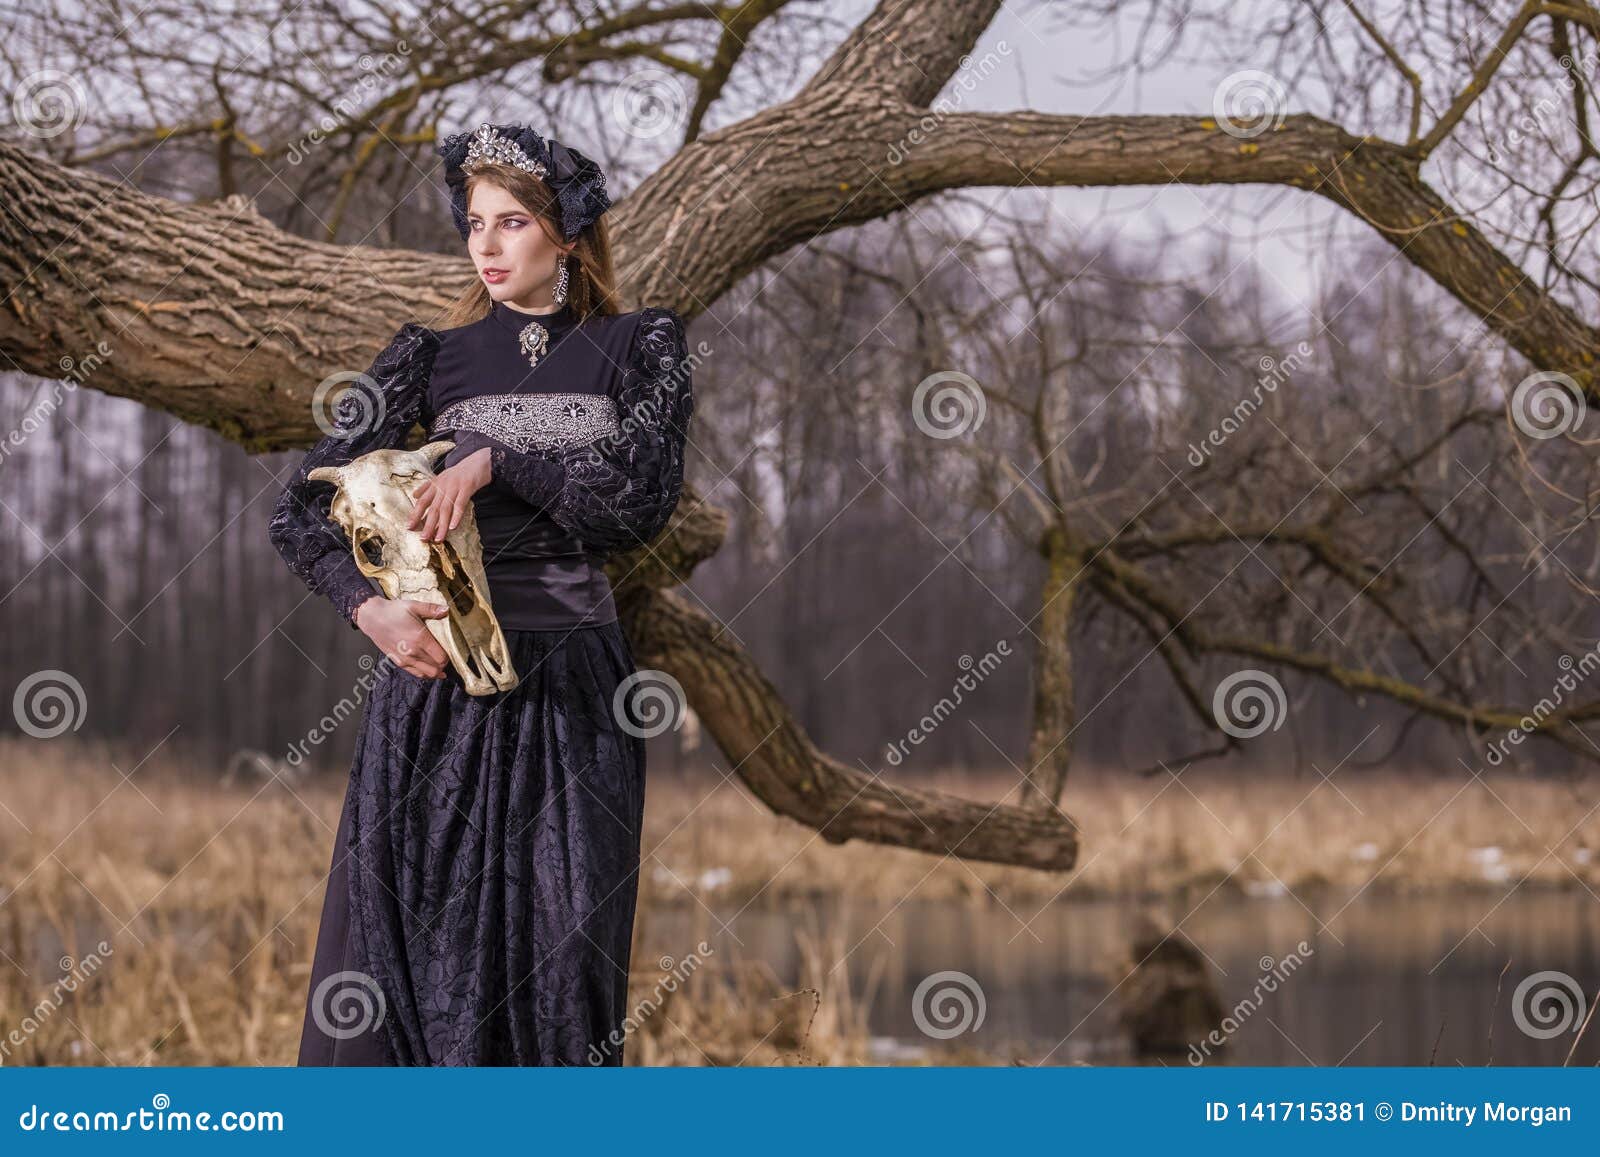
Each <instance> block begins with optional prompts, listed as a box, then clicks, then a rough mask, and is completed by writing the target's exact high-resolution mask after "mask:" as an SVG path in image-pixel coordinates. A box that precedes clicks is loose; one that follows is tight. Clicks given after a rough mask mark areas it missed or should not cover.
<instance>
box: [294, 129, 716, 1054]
mask: <svg viewBox="0 0 1600 1157" xmlns="http://www.w3.org/2000/svg"><path fill="white" fill-rule="evenodd" d="M439 152H440V154H441V155H442V156H443V158H444V162H445V178H446V183H447V186H448V189H449V192H450V195H451V206H452V211H453V214H454V217H455V221H456V226H457V228H458V229H459V230H460V232H461V235H462V237H463V238H464V239H465V240H466V242H467V249H468V252H469V253H470V255H471V257H472V260H473V263H474V265H475V266H476V268H477V273H478V279H477V281H476V282H475V283H474V285H473V286H472V289H471V291H470V292H469V293H468V294H467V295H466V296H464V297H463V299H462V300H461V301H460V302H459V303H458V306H457V308H456V310H455V311H454V315H453V316H450V317H447V318H445V319H444V322H445V325H443V326H442V327H441V328H427V327H424V326H422V325H419V324H416V323H413V322H408V323H407V324H405V325H403V326H401V328H400V330H399V332H398V333H396V334H395V336H394V338H393V339H392V340H391V341H390V342H389V344H388V345H387V346H386V347H385V348H384V350H383V351H382V352H381V353H380V354H379V355H378V356H377V359H376V360H375V361H374V362H373V364H372V367H371V369H370V371H369V372H368V374H367V380H362V381H358V382H357V383H355V384H354V385H352V386H351V387H349V388H347V389H346V391H345V393H344V394H342V395H341V396H340V398H339V399H338V401H337V403H336V426H335V430H334V433H332V434H331V435H329V436H328V437H326V438H324V439H323V440H322V441H321V442H319V443H318V444H317V445H316V446H315V447H314V448H313V449H312V450H310V451H309V452H308V453H307V454H306V456H305V459H304V461H303V462H302V463H301V465H300V467H299V468H298V469H297V470H296V471H295V473H294V475H293V477H292V478H291V479H290V481H289V483H288V484H287V486H286V487H285V489H284V491H283V494H282V495H281V497H280V498H279V500H278V502H277V505H276V507H275V509H274V511H273V514H272V517H271V524H270V530H269V533H270V537H271V539H272V541H273V543H274V545H275V546H276V547H277V549H278V551H279V552H280V553H281V554H282V555H283V557H284V559H285V560H286V561H287V562H288V564H289V567H290V569H291V570H293V571H294V573H295V574H297V575H298V576H299V577H300V578H301V579H302V580H303V581H304V582H305V583H306V584H307V585H308V586H309V587H310V588H311V589H312V590H313V591H316V592H318V593H320V594H323V595H325V596H327V597H328V598H329V599H331V600H332V602H333V603H334V605H335V607H336V608H337V609H338V610H339V612H340V614H341V615H342V616H343V617H344V618H345V619H346V620H347V621H349V622H350V623H351V625H352V626H353V627H355V628H357V629H359V630H361V631H362V632H364V633H365V634H366V635H367V636H368V637H369V638H371V639H372V641H373V642H374V643H375V644H377V646H378V648H379V649H380V650H381V651H382V652H383V654H384V655H385V656H387V657H388V658H389V659H390V660H392V661H393V663H394V664H395V665H394V666H392V667H391V666H387V665H383V666H382V667H380V671H381V675H380V678H379V679H378V680H377V681H376V683H375V684H374V686H373V688H372V693H371V696H370V698H369V700H368V702H367V705H366V714H365V716H364V718H363V720H362V725H361V731H360V733H359V735H358V737H357V740H356V747H355V756H354V760H353V763H352V766H351V770H350V782H349V786H348V789H347V791H346V796H345V803H344V810H343V813H342V815H341V817H340V820H339V828H338V834H337V836H336V837H335V842H334V854H333V863H332V869H331V871H330V873H329V877H328V892H327V899H326V901H325V902H324V906H323V912H322V922H321V926H320V929H319V932H318V937H317V946H316V953H315V958H314V962H313V966H312V976H311V983H310V991H309V992H308V995H307V1002H306V1014H305V1023H304V1027H303V1029H302V1035H301V1045H300V1057H299V1063H300V1064H302V1065H326V1064H336V1065H536V1064H545V1065H553V1064H568V1065H581V1064H612V1065H615V1064H621V1063H622V1048H621V1046H620V1044H619V1043H618V1042H619V1041H620V1040H621V1036H622V1033H621V1029H622V1023H623V1019H624V1017H625V1016H626V1012H627V1010H626V1007H625V1006H626V1001H627V984H628V963H629V948H630V941H631V937H632V929H633V918H634V908H635V901H636V898H637V885H638V869H639V847H640V830H641V823H642V819H643V812H644V770H645V768H644V741H643V739H642V738H641V737H640V736H641V731H640V730H639V728H638V727H630V726H629V725H628V721H627V719H626V718H625V717H624V716H623V714H622V708H623V701H624V700H625V699H626V698H627V696H626V691H627V689H628V687H629V686H631V685H632V683H633V682H634V680H632V679H631V678H630V676H633V675H634V674H635V668H634V663H633V657H632V653H631V651H630V649H629V646H628V641H627V639H626V638H625V636H624V635H623V632H622V629H621V625H620V623H619V622H618V620H617V611H616V608H615V606H614V605H613V602H612V598H611V587H610V583H609V581H608V580H607V578H606V574H605V571H604V569H603V565H604V562H605V559H606V557H607V556H608V555H610V554H612V553H615V552H618V551H623V550H628V549H631V548H636V547H640V546H642V545H644V544H646V543H648V542H650V540H651V539H653V538H654V537H655V536H656V535H657V534H658V533H660V531H661V530H662V529H663V528H664V527H665V525H666V523H667V520H668V518H669V516H670V515H671V513H672V511H673V508H674V507H675V506H676V504H677V501H678V495H679V492H680V490H681V488H682V482H683V457H684V446H685V441H686V438H687V434H688V426H689V419H690V415H691V414H692V412H693V399H692V396H691V389H690V372H689V371H690V362H689V358H688V349H687V341H686V336H685V332H684V323H683V321H682V319H681V318H680V317H679V316H678V315H677V314H676V313H674V312H673V311H671V310H669V309H665V308H660V307H646V308H644V309H640V310H637V311H635V312H632V313H618V312H616V307H615V305H614V303H613V289H612V271H611V259H610V249H609V242H608V236H607V231H606V226H605V223H604V221H603V220H602V219H601V214H603V213H604V212H605V210H606V209H607V208H608V207H609V205H610V200H609V198H608V196H607V194H606V192H605V178H604V176H603V175H602V174H601V173H600V171H599V169H598V168H597V167H596V166H595V165H594V163H593V162H592V161H590V160H589V159H588V158H586V157H584V156H583V155H582V154H581V153H578V152H577V151H576V150H573V149H569V148H567V147H565V146H563V145H561V144H560V143H559V142H557V141H554V140H547V139H546V138H544V137H542V136H540V135H539V134H538V133H536V132H534V131H533V130H532V129H530V128H527V127H525V126H522V125H489V124H486V125H483V126H481V127H480V128H479V129H478V130H477V131H476V132H474V133H471V134H457V135H455V136H452V137H449V138H447V139H446V140H445V141H444V142H443V144H441V146H440V148H439ZM418 424H420V425H421V426H422V427H423V429H424V430H425V431H426V432H427V435H428V437H429V439H430V440H444V439H449V440H452V441H454V442H455V443H456V447H455V449H453V450H451V451H450V452H449V454H448V455H447V456H446V457H445V458H444V459H442V460H441V461H440V462H439V463H438V467H439V469H438V470H437V477H436V478H435V479H434V480H432V481H430V482H427V483H424V484H423V485H422V486H421V487H420V488H419V489H418V490H417V492H416V496H415V497H416V502H415V509H414V512H413V515H412V520H411V525H412V527H413V528H414V529H416V530H417V531H418V532H419V533H421V534H422V535H423V536H424V537H425V538H433V539H438V538H443V536H444V534H445V532H446V531H447V530H448V529H449V528H450V527H452V526H454V525H455V524H456V523H458V522H459V520H460V518H461V515H462V512H463V511H464V509H465V508H466V505H467V503H469V502H470V503H471V505H472V509H473V513H474V516H475V518H476V520H477V525H478V530H479V535H480V537H481V538H482V540H483V546H484V563H485V575H486V578H487V581H488V585H489V595H490V599H491V602H492V605H493V608H494V612H495V617H496V618H497V619H498V620H499V622H500V625H501V627H502V630H503V631H504V633H505V638H506V643H507V646H508V648H509V651H510V656H511V659H512V661H513V663H514V665H515V668H516V672H517V674H518V676H519V682H518V684H517V685H516V686H515V687H514V688H513V689H511V690H509V691H502V692H497V693H495V694H492V695H487V696H472V695H469V694H467V692H466V690H465V688H464V686H463V684H462V682H461V679H460V677H459V676H458V675H457V674H456V672H455V670H454V669H453V668H452V667H450V666H449V664H448V661H447V659H446V657H445V654H444V651H443V648H441V647H440V646H439V644H438V643H437V642H436V641H435V640H434V639H433V638H432V636H431V635H429V634H428V632H427V629H426V627H425V626H424V624H423V620H424V619H426V618H429V617H441V616H442V615H443V614H444V613H445V612H444V608H443V607H439V606H434V605H431V604H427V603H423V602H418V601H415V600H406V599H398V600H391V599H387V598H385V597H383V596H382V595H381V594H379V593H378V592H377V591H376V590H375V589H374V587H373V586H372V584H371V583H370V582H369V581H368V580H367V578H366V577H365V576H363V575H362V573H361V571H360V569H359V568H358V567H357V566H356V563H355V560H354V557H353V555H352V553H351V548H350V543H349V540H348V538H347V537H346V536H345V534H344V533H343V531H341V530H340V529H339V527H338V526H337V524H335V523H333V522H332V521H331V520H330V518H329V516H328V509H329V504H330V502H331V499H332V495H333V487H332V486H331V485H328V484H326V483H323V482H312V481H310V480H309V479H308V477H307V475H308V474H309V473H310V472H311V471H312V470H313V469H315V468H316V467H318V466H337V465H341V464H343V463H347V462H349V461H351V460H352V459H354V458H356V457H358V456H360V455H362V454H365V453H367V452H368V451H371V450H375V449H379V448H384V447H399V446H403V445H405V444H406V439H407V435H408V434H409V432H410V431H411V429H412V427H413V426H415V425H418Z"/></svg>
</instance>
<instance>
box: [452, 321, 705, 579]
mask: <svg viewBox="0 0 1600 1157" xmlns="http://www.w3.org/2000/svg"><path fill="white" fill-rule="evenodd" d="M640 315H641V316H640V318H639V322H638V329H637V330H636V331H635V333H634V338H633V344H632V346H631V348H630V349H629V352H628V364H627V366H626V367H625V368H624V371H623V373H622V375H621V379H620V382H619V384H618V385H617V386H616V387H615V389H614V390H613V391H612V397H613V398H614V399H615V400H616V403H617V419H618V425H619V429H618V431H617V432H616V433H614V434H608V435H606V436H605V437H603V438H600V439H599V440H597V441H595V442H591V443H588V444H586V445H581V446H567V447H560V446H557V447H552V448H549V449H544V448H538V449H534V450H530V451H527V452H523V451H519V450H517V449H515V448H514V447H511V446H508V445H506V444H505V443H504V442H502V441H500V440H499V439H498V438H495V437H493V436H492V435H489V434H483V433H479V432H477V431H460V432H459V434H457V435H454V436H453V437H454V440H455V441H456V443H457V450H456V451H453V452H452V454H451V458H450V460H452V461H455V460H459V459H460V458H463V457H466V456H467V455H468V454H470V453H472V452H473V451H474V450H476V449H478V448H481V447H483V446H487V447H489V457H490V472H491V474H492V475H493V476H494V477H495V478H496V479H497V480H499V481H501V482H503V483H505V485H507V486H508V487H510V488H511V489H512V490H513V491H515V492H516V493H517V494H518V495H519V496H520V497H521V498H522V499H523V500H524V501H526V502H528V503H531V504H532V505H534V506H538V507H541V508H543V509H544V511H545V512H546V513H547V514H548V515H549V516H550V518H551V520H552V521H554V522H555V523H556V525H558V526H560V527H561V528H562V529H563V530H565V531H566V532H567V533H568V534H570V535H571V536H572V537H573V538H575V539H577V541H578V542H579V543H580V544H582V545H583V546H584V547H586V548H587V549H589V550H593V551H598V552H600V553H603V554H613V553H616V552H618V551H622V550H629V549H633V548H635V547H639V546H643V545H644V544H646V543H648V542H650V541H651V540H652V539H653V538H655V536H656V535H658V534H660V533H661V531H662V530H664V529H665V528H666V525H667V522H668V520H669V519H670V518H671V517H672V511H673V509H674V508H675V507H676V506H677V505H678V496H679V494H680V493H681V492H682V490H683V459H684V447H685V444H686V443H687V441H688V436H689V418H690V416H691V415H692V414H693V413H694V393H693V389H692V383H691V380H690V379H691V377H692V374H691V366H690V362H689V352H688V337H687V333H686V330H685V326H684V323H683V319H682V318H681V317H679V316H678V315H677V314H676V313H675V312H673V311H672V310H670V309H666V308H663V307H661V306H649V307H647V308H645V309H643V310H641V311H640Z"/></svg>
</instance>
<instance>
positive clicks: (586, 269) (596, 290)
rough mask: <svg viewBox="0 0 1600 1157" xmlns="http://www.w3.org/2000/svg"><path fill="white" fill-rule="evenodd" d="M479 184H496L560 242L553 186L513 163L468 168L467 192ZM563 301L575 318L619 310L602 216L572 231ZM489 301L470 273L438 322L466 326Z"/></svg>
mask: <svg viewBox="0 0 1600 1157" xmlns="http://www.w3.org/2000/svg"><path fill="white" fill-rule="evenodd" d="M480 184H490V185H498V186H499V187H500V188H502V189H504V190H505V191H506V192H508V193H510V194H511V196H512V197H514V198H515V199H516V201H517V203H518V204H520V205H521V206H522V207H523V208H525V209H526V210H528V212H529V213H530V214H531V215H532V216H533V218H534V220H536V221H538V222H539V224H540V226H541V227H542V228H543V229H544V230H545V232H546V234H547V235H548V236H550V237H551V238H552V239H554V240H556V241H558V242H564V241H565V238H564V237H563V236H562V233H561V202H560V201H559V200H557V199H556V195H555V192H554V190H552V189H551V188H550V186H549V185H547V184H545V183H544V179H543V178H541V177H535V176H534V175H533V174H532V173H529V172H525V171H524V170H522V169H519V168H517V167H515V166H514V165H496V164H489V165H484V166H482V167H481V168H478V169H475V170H473V173H472V175H471V176H470V177H468V178H467V197H468V198H469V200H470V198H471V197H472V190H473V189H475V188H476V187H477V186H478V185H480ZM574 258H575V259H576V261H575V262H573V263H572V264H569V265H568V276H567V304H568V305H570V306H571V307H572V311H573V313H574V315H575V316H576V318H577V320H578V321H579V322H580V323H581V322H583V321H586V320H587V319H588V318H589V317H590V315H592V314H602V315H604V314H614V313H617V312H619V310H618V309H617V302H616V275H615V273H614V272H613V271H612V267H611V234H610V231H609V229H608V227H607V226H606V219H605V217H603V216H602V217H597V218H595V220H594V221H593V222H591V223H590V224H589V225H586V226H585V227H584V228H583V230H582V231H581V232H580V233H579V234H578V236H577V239H576V241H575V243H574V245H573V247H572V253H571V254H570V255H569V257H568V260H569V262H572V261H573V259H574ZM493 306H494V299H493V298H492V297H490V296H489V287H488V286H487V285H485V284H484V283H483V279H482V278H479V277H474V278H473V279H472V284H471V285H470V286H468V287H467V288H466V289H465V290H464V291H463V292H462V293H461V295H460V296H459V297H457V298H456V299H455V300H454V301H452V302H451V303H450V305H449V306H448V307H446V309H445V312H444V316H443V317H442V319H441V321H440V325H441V327H442V328H445V329H453V328H454V327H456V326H459V325H470V324H471V323H472V322H475V321H477V320H478V319H480V318H483V317H487V316H488V315H489V311H490V309H492V308H493Z"/></svg>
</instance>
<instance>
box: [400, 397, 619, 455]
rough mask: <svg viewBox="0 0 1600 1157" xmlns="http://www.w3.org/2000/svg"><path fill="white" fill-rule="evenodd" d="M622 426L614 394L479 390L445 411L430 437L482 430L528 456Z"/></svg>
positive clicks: (434, 422) (578, 441) (615, 429)
mask: <svg viewBox="0 0 1600 1157" xmlns="http://www.w3.org/2000/svg"><path fill="white" fill-rule="evenodd" d="M620 429H621V425H620V423H619V421H618V418H617V403H616V401H615V400H614V399H613V398H612V397H611V396H610V395H609V394H479V395H478V396H477V397H475V398H465V399H463V400H461V401H459V402H454V403H452V404H451V405H448V406H446V407H445V408H444V409H443V410H441V411H439V413H438V415H437V416H436V417H435V418H434V420H433V426H432V429H431V431H430V433H429V437H430V438H435V439H436V438H439V437H440V435H441V433H442V432H444V431H449V430H476V431H477V432H478V433H480V434H488V435H489V436H490V437H493V438H498V439H499V440H500V441H502V442H504V443H505V444H506V445H508V446H510V447H512V448H513V449H515V450H518V451H520V452H521V453H524V454H526V453H527V452H528V451H530V450H533V449H535V448H548V447H551V446H572V445H582V444H584V443H586V442H594V441H597V440H598V439H600V438H604V437H605V436H606V435H608V434H614V433H617V432H618V431H619V430H620Z"/></svg>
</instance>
